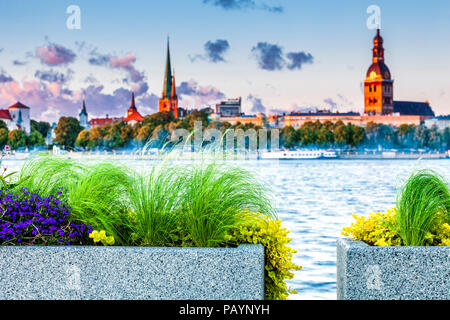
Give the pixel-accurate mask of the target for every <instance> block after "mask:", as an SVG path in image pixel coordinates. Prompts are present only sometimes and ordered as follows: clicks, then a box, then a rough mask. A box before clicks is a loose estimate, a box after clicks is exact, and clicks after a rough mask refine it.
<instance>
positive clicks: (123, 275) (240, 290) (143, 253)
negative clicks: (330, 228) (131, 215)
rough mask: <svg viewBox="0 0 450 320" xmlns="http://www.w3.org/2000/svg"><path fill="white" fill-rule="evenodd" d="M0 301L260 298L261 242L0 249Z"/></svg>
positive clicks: (262, 249)
mask: <svg viewBox="0 0 450 320" xmlns="http://www.w3.org/2000/svg"><path fill="white" fill-rule="evenodd" d="M0 299H2V300H4V299H89V300H97V299H208V300H215V299H251V300H253V299H255V300H256V299H264V247H263V246H261V245H241V246H239V247H238V248H151V247H94V246H66V247H63V246H60V247H57V246H55V247H37V246H35V247H32V246H28V247H25V246H24V247H18V246H15V247H7V246H4V247H1V246H0Z"/></svg>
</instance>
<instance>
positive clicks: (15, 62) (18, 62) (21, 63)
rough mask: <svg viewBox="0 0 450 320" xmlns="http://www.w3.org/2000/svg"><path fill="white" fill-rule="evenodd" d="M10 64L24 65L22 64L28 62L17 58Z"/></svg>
mask: <svg viewBox="0 0 450 320" xmlns="http://www.w3.org/2000/svg"><path fill="white" fill-rule="evenodd" d="M12 64H13V65H15V66H24V65H26V64H28V62H26V61H19V60H13V62H12Z"/></svg>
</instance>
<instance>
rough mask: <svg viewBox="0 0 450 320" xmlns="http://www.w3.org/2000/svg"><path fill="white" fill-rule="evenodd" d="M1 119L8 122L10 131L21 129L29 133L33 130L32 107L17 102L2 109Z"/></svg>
mask: <svg viewBox="0 0 450 320" xmlns="http://www.w3.org/2000/svg"><path fill="white" fill-rule="evenodd" d="M0 120H3V121H4V122H5V123H6V126H7V127H8V130H9V131H12V130H14V129H20V130H23V131H25V133H26V134H27V135H29V134H30V132H31V122H30V108H29V107H27V106H26V105H24V104H22V103H20V102H17V103H16V104H14V105H12V106H11V107H9V108H6V109H0Z"/></svg>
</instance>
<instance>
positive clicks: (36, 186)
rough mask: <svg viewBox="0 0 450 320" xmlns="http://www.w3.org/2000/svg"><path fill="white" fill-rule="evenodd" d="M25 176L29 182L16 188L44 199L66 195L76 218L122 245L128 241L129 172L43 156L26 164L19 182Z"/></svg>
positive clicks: (101, 165)
mask: <svg viewBox="0 0 450 320" xmlns="http://www.w3.org/2000/svg"><path fill="white" fill-rule="evenodd" d="M22 177H28V179H27V180H25V181H24V183H22V184H21V185H20V186H18V187H16V189H18V188H28V189H29V190H31V191H33V192H35V193H38V194H40V195H42V196H48V195H50V194H53V195H56V194H57V192H62V198H63V199H64V200H65V201H66V202H67V204H68V205H69V206H70V207H71V208H72V209H71V216H72V218H73V219H75V220H78V221H82V222H84V223H86V224H89V225H91V226H93V227H94V228H96V229H102V230H105V231H106V232H107V233H108V234H109V235H113V236H114V238H115V239H116V242H117V243H119V244H125V243H127V242H128V238H129V237H128V232H127V230H128V215H127V202H128V193H127V192H128V189H129V185H130V183H131V177H130V172H129V170H128V169H126V168H124V167H121V166H118V165H113V164H111V163H107V162H105V163H99V164H93V165H82V164H80V163H77V162H75V161H71V160H67V159H62V158H57V157H49V156H39V157H37V158H34V159H32V160H30V161H28V162H27V163H25V164H24V166H23V167H22V169H21V171H20V174H19V179H20V178H22ZM16 191H17V190H16Z"/></svg>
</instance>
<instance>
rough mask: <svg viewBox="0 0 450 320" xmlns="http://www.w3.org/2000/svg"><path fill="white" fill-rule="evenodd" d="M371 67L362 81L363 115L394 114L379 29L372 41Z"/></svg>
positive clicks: (390, 85) (392, 92)
mask: <svg viewBox="0 0 450 320" xmlns="http://www.w3.org/2000/svg"><path fill="white" fill-rule="evenodd" d="M373 45H374V46H373V49H372V51H373V59H372V65H371V66H370V68H369V70H367V75H366V80H364V113H366V114H391V113H393V112H394V90H393V89H394V88H393V84H394V81H393V80H392V79H391V72H390V71H389V68H388V67H387V66H386V64H385V63H384V48H383V38H382V37H381V35H380V29H378V30H377V35H376V36H375V38H374V39H373Z"/></svg>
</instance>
